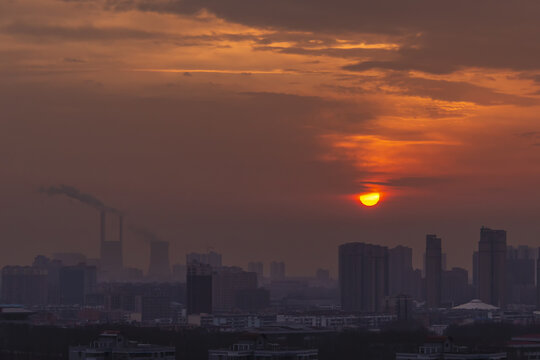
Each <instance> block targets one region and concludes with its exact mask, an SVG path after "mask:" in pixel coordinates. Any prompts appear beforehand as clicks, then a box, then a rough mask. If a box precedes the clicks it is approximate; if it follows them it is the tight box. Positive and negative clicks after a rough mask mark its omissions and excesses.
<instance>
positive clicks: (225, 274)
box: [212, 267, 257, 313]
mask: <svg viewBox="0 0 540 360" xmlns="http://www.w3.org/2000/svg"><path fill="white" fill-rule="evenodd" d="M255 289H257V274H256V273H254V272H247V271H243V270H242V269H241V268H239V267H221V268H220V269H218V270H214V271H213V273H212V312H213V313H215V312H229V311H233V310H234V309H235V307H236V300H237V296H238V292H239V291H242V290H255Z"/></svg>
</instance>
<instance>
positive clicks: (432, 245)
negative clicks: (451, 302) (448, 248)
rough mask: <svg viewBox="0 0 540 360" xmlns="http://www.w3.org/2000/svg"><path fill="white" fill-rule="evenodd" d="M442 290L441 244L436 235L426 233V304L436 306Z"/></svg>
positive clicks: (438, 304)
mask: <svg viewBox="0 0 540 360" xmlns="http://www.w3.org/2000/svg"><path fill="white" fill-rule="evenodd" d="M441 291H442V246H441V239H440V238H438V237H437V235H433V234H429V235H426V305H427V307H428V308H438V307H440V305H441Z"/></svg>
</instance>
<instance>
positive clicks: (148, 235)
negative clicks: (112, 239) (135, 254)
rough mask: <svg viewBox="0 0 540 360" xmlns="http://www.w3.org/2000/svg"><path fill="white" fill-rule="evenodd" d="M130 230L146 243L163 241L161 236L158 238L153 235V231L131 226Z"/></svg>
mask: <svg viewBox="0 0 540 360" xmlns="http://www.w3.org/2000/svg"><path fill="white" fill-rule="evenodd" d="M129 230H131V231H132V232H134V233H135V234H137V235H139V236H140V237H141V238H143V239H144V240H145V241H146V242H152V241H161V239H160V238H159V236H157V235H156V234H155V233H153V232H152V231H150V230H148V229H145V228H140V227H135V226H132V225H130V226H129Z"/></svg>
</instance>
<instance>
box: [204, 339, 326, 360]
mask: <svg viewBox="0 0 540 360" xmlns="http://www.w3.org/2000/svg"><path fill="white" fill-rule="evenodd" d="M318 358H319V351H318V350H317V349H296V348H294V349H293V348H286V347H283V346H280V345H279V344H276V343H272V342H270V341H268V339H267V338H266V336H265V335H256V334H250V335H246V336H245V337H244V338H243V339H241V340H240V341H238V342H237V343H236V344H234V345H232V346H231V347H229V348H228V349H219V350H210V351H208V360H253V359H273V360H280V359H281V360H317V359H318Z"/></svg>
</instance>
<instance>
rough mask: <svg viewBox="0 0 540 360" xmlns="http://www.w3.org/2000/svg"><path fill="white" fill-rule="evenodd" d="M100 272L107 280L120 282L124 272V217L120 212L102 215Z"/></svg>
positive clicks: (103, 213) (105, 211)
mask: <svg viewBox="0 0 540 360" xmlns="http://www.w3.org/2000/svg"><path fill="white" fill-rule="evenodd" d="M100 215H101V216H100V270H101V275H102V277H103V278H104V279H106V280H109V281H111V280H119V278H120V277H121V276H122V272H123V267H124V263H123V257H122V254H123V249H122V248H123V220H124V219H123V216H122V214H120V213H118V212H110V211H107V210H101V213H100Z"/></svg>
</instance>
